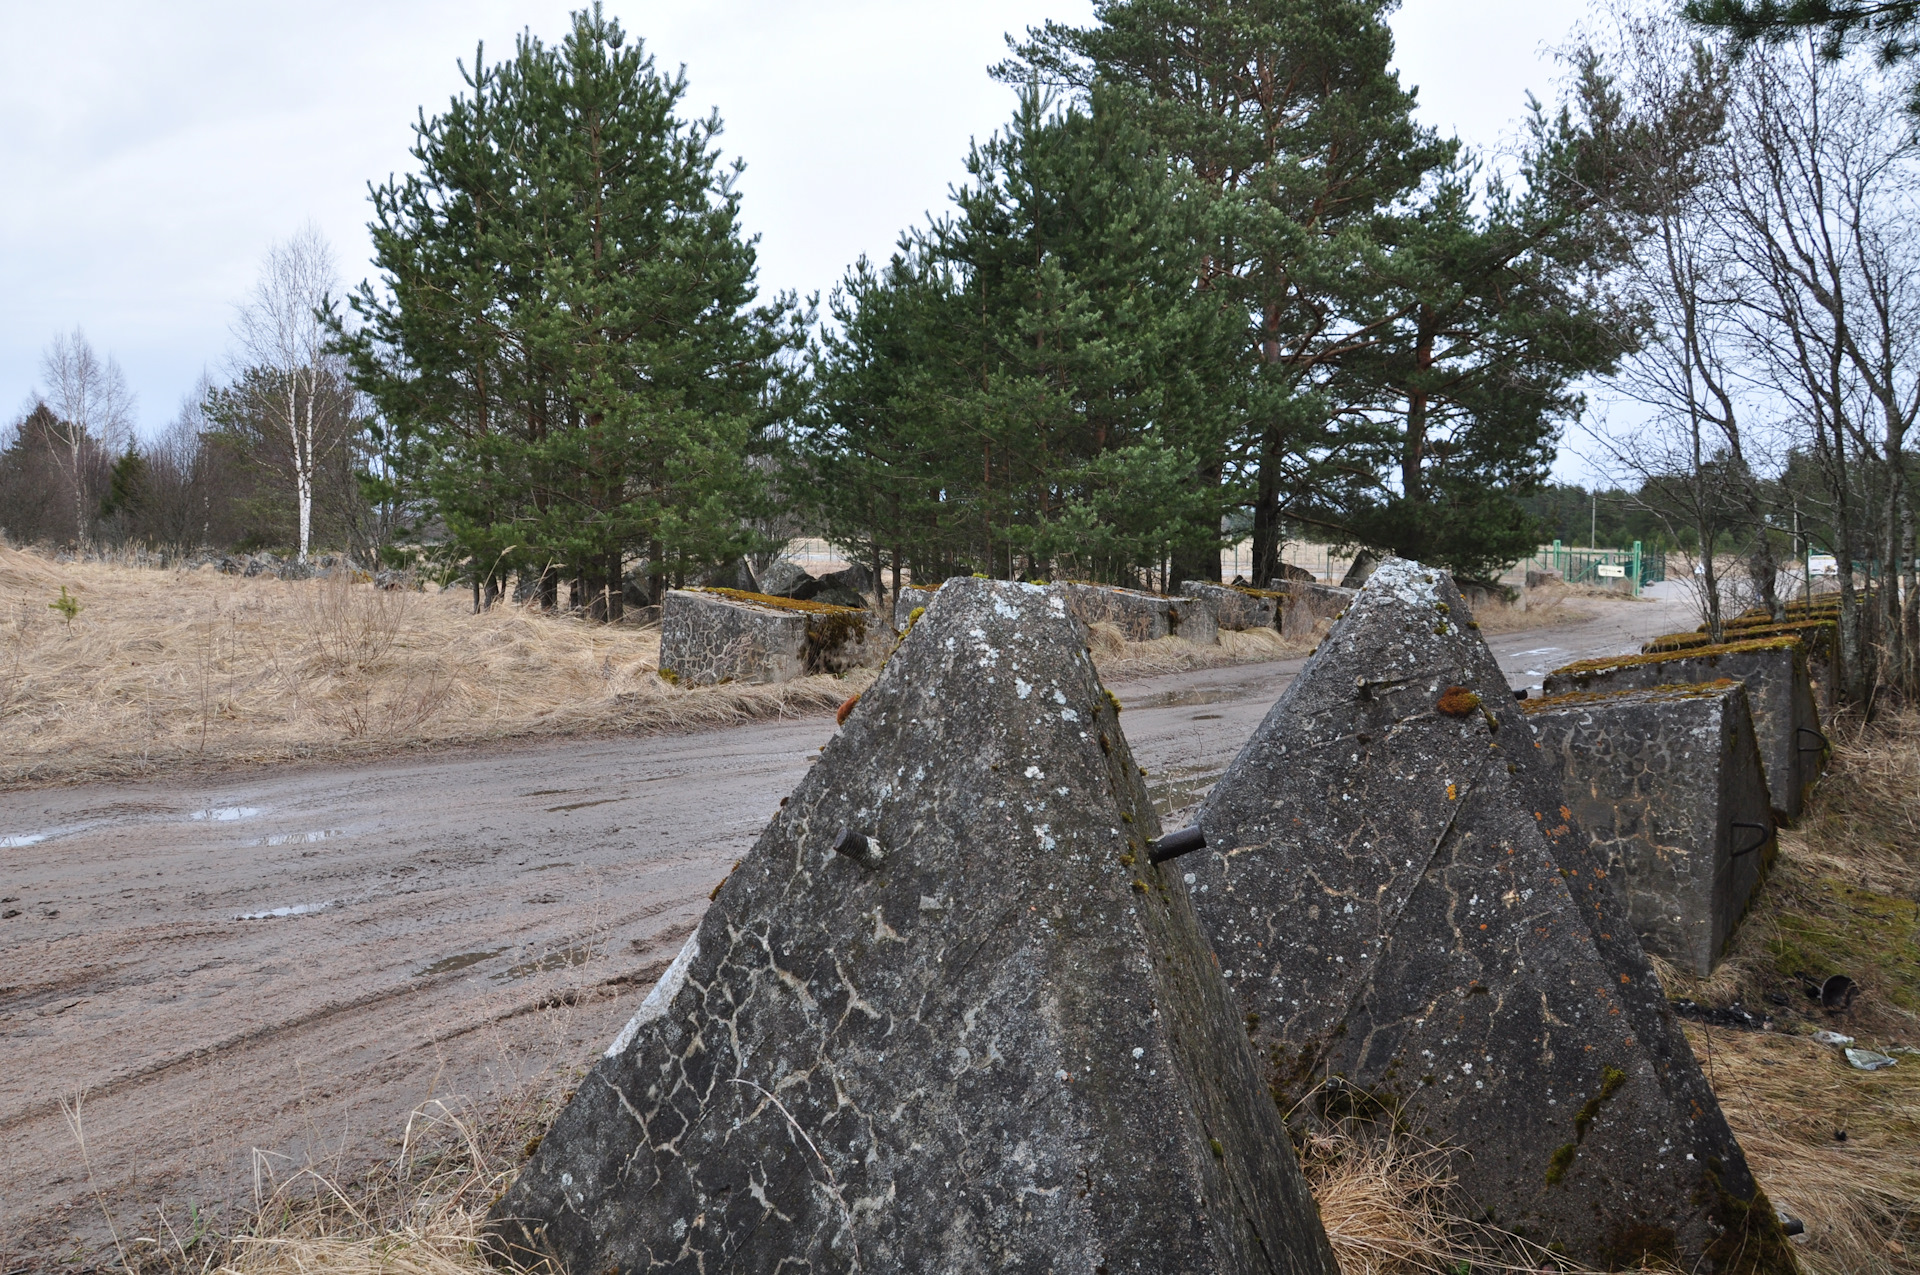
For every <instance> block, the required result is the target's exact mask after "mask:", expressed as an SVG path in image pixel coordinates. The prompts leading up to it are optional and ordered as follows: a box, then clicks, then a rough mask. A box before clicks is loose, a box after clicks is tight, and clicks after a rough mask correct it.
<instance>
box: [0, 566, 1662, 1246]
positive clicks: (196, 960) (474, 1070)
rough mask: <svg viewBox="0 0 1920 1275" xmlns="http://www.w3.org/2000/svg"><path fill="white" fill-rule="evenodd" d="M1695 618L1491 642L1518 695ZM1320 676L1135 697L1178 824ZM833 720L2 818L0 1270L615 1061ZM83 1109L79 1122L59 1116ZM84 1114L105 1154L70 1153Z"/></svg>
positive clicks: (1251, 678) (94, 790) (87, 792)
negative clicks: (1557, 671)
mask: <svg viewBox="0 0 1920 1275" xmlns="http://www.w3.org/2000/svg"><path fill="white" fill-rule="evenodd" d="M1681 618H1683V617H1682V615H1681V613H1680V607H1679V604H1678V603H1675V602H1658V603H1639V604H1606V605H1604V607H1603V614H1602V615H1601V617H1600V618H1599V619H1597V620H1595V621H1592V622H1590V623H1586V624H1582V625H1578V626H1573V627H1569V628H1564V629H1557V630H1539V631H1535V632H1532V633H1523V634H1517V635H1513V636H1509V637H1502V638H1496V639H1494V641H1493V645H1494V648H1495V650H1496V652H1497V653H1498V654H1499V655H1500V656H1501V663H1502V666H1503V667H1504V668H1506V669H1507V670H1508V671H1509V673H1510V675H1511V676H1512V679H1513V681H1514V684H1515V685H1516V686H1525V685H1531V684H1537V683H1538V681H1539V674H1540V673H1541V672H1543V671H1544V670H1546V669H1549V668H1552V667H1555V666H1557V665H1559V664H1562V663H1565V662H1567V661H1568V660H1572V659H1577V658H1582V657H1584V656H1587V655H1596V654H1605V653H1610V652H1614V651H1619V650H1625V649H1636V648H1637V644H1638V643H1639V642H1640V641H1641V640H1643V639H1644V638H1645V637H1646V636H1648V635H1650V634H1653V633H1657V632H1663V631H1666V630H1667V629H1669V628H1671V627H1672V626H1673V625H1674V624H1675V623H1677V622H1678V621H1679V620H1680V619H1681ZM1298 668H1299V661H1285V662H1280V663H1272V664H1260V665H1246V666H1241V667H1238V668H1227V669H1216V670H1210V671H1207V672H1199V673H1185V674H1177V675H1171V676H1167V677H1161V678H1154V679H1149V680H1146V681H1140V682H1133V683H1117V684H1116V685H1115V686H1114V690H1115V692H1116V693H1117V694H1118V695H1119V697H1120V699H1121V700H1122V702H1123V703H1124V704H1125V705H1126V708H1127V711H1126V716H1125V717H1124V718H1123V724H1124V726H1125V729H1126V731H1127V735H1128V738H1129V740H1130V741H1131V743H1132V745H1133V747H1134V750H1135V753H1136V754H1137V755H1138V756H1139V758H1140V760H1141V761H1142V762H1143V763H1144V764H1145V765H1146V766H1147V767H1148V768H1149V770H1150V771H1151V772H1152V774H1153V776H1154V783H1155V784H1156V792H1157V794H1158V796H1159V797H1160V800H1161V804H1162V809H1163V817H1164V816H1165V815H1166V814H1170V813H1173V812H1175V811H1177V810H1178V809H1181V808H1184V807H1187V806H1190V805H1192V804H1193V803H1195V802H1197V801H1198V800H1199V798H1200V797H1201V796H1202V795H1204V793H1205V791H1206V789H1207V788H1208V787H1209V786H1210V785H1211V783H1212V780H1213V777H1214V776H1216V775H1217V774H1218V773H1219V771H1220V770H1221V769H1222V768H1223V767H1224V766H1225V765H1226V764H1227V763H1228V762H1229V761H1230V760H1231V759H1232V757H1233V754H1234V753H1235V752H1236V751H1237V750H1238V749H1239V747H1240V746H1241V744H1242V743H1244V742H1245V740H1246V738H1247V736H1248V735H1249V734H1250V733H1251V732H1252V730H1253V728H1254V726H1255V725H1256V724H1257V723H1258V722H1259V720H1260V718H1261V717H1262V716H1263V715H1264V714H1265V712H1266V710H1267V708H1268V707H1269V705H1271V703H1272V702H1273V700H1274V698H1275V697H1276V696H1277V695H1278V694H1279V692H1280V691H1281V690H1282V689H1283V688H1284V687H1285V686H1286V684H1287V682H1288V681H1290V680H1291V678H1292V677H1293V675H1294V673H1295V672H1296V671H1297V670H1298ZM832 731H833V722H832V720H831V719H830V718H810V719H806V720H800V721H786V722H775V723H761V724H755V725H750V726H742V727H735V728H730V729H725V730H719V731H713V732H709V733H705V734H698V735H683V736H649V737H645V738H635V739H615V740H594V741H589V742H580V743H562V744H550V743H549V744H542V745H539V746H537V747H522V748H510V749H498V750H493V751H488V752H484V753H469V754H461V755H453V756H443V757H419V758H408V757H405V756H401V757H395V758H391V759H388V760H386V761H384V762H381V763H378V764H369V765H358V766H353V767H340V768H328V769H307V770H299V769H283V770H274V771H268V772H254V773H249V774H245V775H234V776H229V777H226V778H225V779H219V780H208V779H205V778H195V779H192V780H188V781H181V782H178V783H143V784H136V785H111V786H107V785H96V786H87V787H77V788H69V789H54V790H42V791H34V792H25V793H13V794H5V795H0V898H3V899H4V901H0V912H3V913H4V914H5V915H4V918H3V919H0V1272H8V1273H11V1272H13V1271H15V1270H20V1269H34V1268H39V1267H43V1266H44V1267H49V1268H51V1267H52V1266H54V1265H56V1264H58V1265H61V1266H63V1267H64V1268H66V1269H72V1267H71V1266H69V1265H67V1263H68V1262H69V1261H72V1260H81V1261H86V1260H90V1258H88V1257H87V1255H88V1254H92V1253H97V1252H98V1250H99V1246H100V1245H101V1244H102V1243H104V1242H106V1241H107V1240H108V1238H109V1237H108V1234H107V1231H106V1229H105V1227H104V1226H103V1225H102V1222H101V1219H102V1215H103V1210H104V1211H107V1212H111V1213H113V1214H114V1215H115V1217H116V1219H117V1220H118V1221H119V1222H120V1226H121V1234H122V1235H127V1234H151V1233H153V1231H154V1227H155V1225H156V1222H155V1215H154V1212H153V1210H154V1208H155V1206H156V1205H159V1204H163V1203H164V1204H165V1206H166V1207H167V1208H168V1210H169V1216H172V1217H176V1218H177V1217H179V1216H181V1215H183V1214H184V1212H185V1211H186V1209H187V1208H188V1207H189V1206H190V1205H199V1206H202V1207H206V1206H208V1205H209V1204H211V1205H213V1206H215V1207H218V1208H219V1209H220V1210H221V1211H222V1213H223V1214H224V1215H226V1216H228V1217H235V1216H236V1215H237V1214H238V1213H239V1212H241V1211H243V1210H244V1209H245V1208H246V1207H247V1206H248V1205H249V1204H250V1203H251V1200H252V1195H253V1191H254V1189H255V1186H256V1183H263V1182H268V1181H269V1180H270V1179H272V1178H274V1177H276V1176H277V1177H284V1176H285V1175H286V1174H288V1173H289V1172H290V1171H292V1170H293V1169H295V1168H297V1167H298V1166H301V1165H304V1164H308V1163H320V1164H323V1165H326V1166H330V1167H335V1168H350V1167H352V1166H354V1165H357V1164H364V1163H365V1162H366V1161H367V1160H368V1159H369V1158H371V1157H374V1156H377V1155H380V1154H383V1153H384V1152H385V1151H386V1150H387V1148H388V1147H389V1145H390V1143H391V1140H392V1139H393V1138H395V1137H397V1136H398V1135H399V1133H400V1131H401V1128H402V1126H403V1124H404V1120H405V1115H406V1113H407V1112H408V1111H409V1110H410V1109H412V1108H413V1107H415V1106H416V1105H417V1104H419V1103H421V1102H423V1101H425V1100H427V1099H428V1098H431V1097H435V1096H441V1095H447V1094H465V1095H482V1094H486V1093H489V1092H498V1091H501V1090H503V1089H505V1088H508V1087H510V1086H512V1085H514V1084H516V1083H518V1082H519V1081H520V1080H521V1079H522V1078H524V1077H525V1076H527V1075H529V1074H531V1073H535V1072H540V1071H542V1070H544V1069H547V1068H550V1067H553V1066H556V1065H559V1066H578V1065H582V1064H584V1063H586V1062H588V1061H590V1060H591V1058H592V1057H593V1056H594V1054H595V1053H596V1052H597V1050H598V1049H599V1048H600V1047H602V1046H604V1044H605V1042H606V1041H607V1040H608V1039H610V1038H611V1037H612V1036H613V1034H614V1033H615V1031H616V1030H617V1029H618V1026H619V1024H620V1022H621V1021H622V1020H623V1019H624V1017H625V1016H626V1014H627V1013H629V1012H630V1010H631V1006H632V1003H633V1002H634V1001H636V1000H637V999H638V998H639V997H640V996H641V995H643V994H644V992H645V990H646V988H647V986H648V985H650V984H651V982H652V981H653V979H654V978H655V977H657V976H658V974H659V972H660V971H661V970H662V969H663V968H664V966H665V963H666V961H667V960H668V959H670V958H671V956H672V954H673V952H674V951H675V950H676V948H677V947H678V945H679V943H680V941H681V939H682V937H683V936H684V935H685V934H686V933H687V932H688V931H689V930H690V929H691V928H692V926H693V925H694V924H695V923H696V922H697V921H698V919H699V917H700V914H701V912H702V910H703V909H704V908H705V906H706V903H707V899H708V895H709V892H710V891H711V890H712V889H713V888H714V886H715V885H716V884H717V883H718V882H719V881H720V879H721V878H722V877H723V876H725V875H726V873H727V871H728V870H729V868H730V867H731V865H732V864H733V863H734V861H735V860H736V859H738V858H739V857H740V856H741V855H742V854H743V853H744V852H745V851H746V849H747V847H748V846H749V845H750V844H751V843H752V841H753V839H754V837H755V836H756V835H757V834H758V833H759V830H760V828H761V827H762V826H763V825H764V824H765V822H766V820H767V819H768V817H769V816H770V814H771V813H772V811H773V810H774V809H775V808H776V807H777V805H778V804H779V801H780V799H781V798H782V797H783V796H785V795H786V794H787V793H788V792H789V791H790V790H791V789H792V787H793V786H794V784H795V783H796V782H797V780H798V779H799V777H800V775H801V774H802V773H803V772H804V771H805V768H806V767H807V765H809V764H810V762H811V760H812V758H813V757H814V755H815V754H816V752H817V751H818V749H819V748H820V746H821V744H822V743H823V742H824V741H825V740H826V739H827V737H828V736H829V735H830V734H831V733H832ZM63 1105H64V1109H63ZM76 1114H77V1119H78V1125H79V1129H80V1132H81V1133H83V1134H84V1136H85V1146H86V1155H85V1157H84V1158H83V1156H82V1154H81V1147H80V1143H79V1142H78V1141H77V1139H76V1137H75V1133H74V1120H75V1116H76Z"/></svg>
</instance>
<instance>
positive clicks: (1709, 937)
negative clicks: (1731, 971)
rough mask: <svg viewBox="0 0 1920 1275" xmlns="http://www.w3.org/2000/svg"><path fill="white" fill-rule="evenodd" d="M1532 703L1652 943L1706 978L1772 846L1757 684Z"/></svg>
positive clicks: (1590, 830)
mask: <svg viewBox="0 0 1920 1275" xmlns="http://www.w3.org/2000/svg"><path fill="white" fill-rule="evenodd" d="M1526 716H1527V721H1528V723H1529V724H1530V725H1531V726H1532V727H1533V730H1534V733H1535V735H1536V736H1538V738H1539V740H1540V743H1541V750H1540V751H1541V755H1542V756H1543V757H1545V758H1546V759H1547V761H1548V762H1550V763H1551V764H1552V766H1553V768H1554V770H1555V771H1556V772H1557V773H1558V774H1559V775H1560V777H1561V780H1562V782H1563V783H1564V784H1565V791H1566V797H1567V804H1568V805H1569V806H1571V807H1573V812H1574V820H1575V822H1576V824H1577V826H1578V827H1579V828H1580V829H1581V831H1582V832H1584V833H1585V834H1586V835H1587V837H1588V838H1589V839H1590V844H1591V847H1592V851H1593V856H1594V858H1595V860H1597V862H1598V863H1599V864H1601V865H1603V866H1604V867H1605V868H1606V870H1607V874H1608V877H1609V879H1610V880H1611V881H1612V882H1613V885H1614V888H1615V890H1617V891H1618V892H1619V894H1620V895H1621V898H1622V901H1623V902H1624V903H1625V905H1626V911H1627V916H1628V918H1629V919H1630V920H1631V921H1632V922H1633V928H1634V930H1635V931H1636V932H1637V933H1638V934H1639V935H1640V942H1641V945H1642V946H1643V947H1645V948H1646V949H1647V951H1649V952H1652V953H1654V954H1656V955H1658V956H1663V957H1665V958H1666V959H1667V960H1670V961H1672V962H1673V963H1674V964H1676V965H1678V966H1680V967H1681V968H1682V969H1685V970H1688V971H1690V972H1692V973H1693V974H1695V975H1696V976H1698V977H1701V978H1705V977H1706V976H1707V975H1708V974H1710V973H1712V972H1713V967H1714V965H1715V964H1716V963H1717V962H1718V961H1719V959H1720V954H1721V953H1722V952H1724V951H1725V950H1726V947H1727V943H1728V942H1729V941H1730V940H1731V939H1732V937H1733V932H1734V929H1735V927H1736V926H1738V925H1739V923H1740V918H1741V917H1742V916H1744V915H1745V913H1746V910H1747V901H1748V899H1750V898H1751V897H1752V896H1753V892H1754V890H1755V889H1756V888H1758V887H1759V885H1760V881H1761V879H1762V878H1763V877H1764V875H1765V873H1766V869H1767V865H1768V864H1769V863H1770V862H1771V860H1772V858H1773V848H1774V841H1773V812H1772V808H1771V804H1770V802H1769V800H1768V796H1767V781H1766V776H1765V774H1764V773H1763V772H1762V770H1761V766H1760V749H1759V747H1758V745H1757V744H1756V743H1755V742H1754V733H1753V718H1752V715H1751V713H1750V712H1749V711H1748V708H1747V694H1746V689H1745V687H1744V686H1742V685H1741V683H1739V682H1736V681H1732V680H1727V681H1722V682H1712V683H1707V684H1705V685H1702V686H1668V687H1661V688H1658V689H1654V690H1630V691H1616V692H1613V693H1611V694H1605V695H1570V696H1566V697H1563V698H1555V699H1544V700H1533V701H1530V702H1529V703H1528V704H1527V705H1526Z"/></svg>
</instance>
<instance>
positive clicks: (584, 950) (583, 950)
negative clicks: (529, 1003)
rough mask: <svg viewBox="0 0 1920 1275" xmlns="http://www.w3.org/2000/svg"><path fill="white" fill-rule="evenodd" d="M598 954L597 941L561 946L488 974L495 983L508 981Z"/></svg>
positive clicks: (576, 962)
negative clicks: (553, 950)
mask: <svg viewBox="0 0 1920 1275" xmlns="http://www.w3.org/2000/svg"><path fill="white" fill-rule="evenodd" d="M598 955H600V945H599V944H598V943H587V944H582V945H581V946H579V947H563V948H561V949H560V950H559V951H557V952H548V953H547V954H546V955H544V956H538V957H535V958H534V959H533V960H531V961H522V962H520V963H519V964H518V965H509V966H508V967H507V968H506V969H504V970H502V971H500V972H499V973H498V974H489V975H488V976H487V977H488V978H491V979H492V980H493V981H494V982H496V983H510V982H513V981H515V980H518V979H522V978H532V977H533V976H534V975H535V974H544V973H546V972H547V971H548V970H563V969H566V968H568V967H569V966H575V965H585V964H586V963H587V962H588V961H590V960H592V959H593V958H594V957H596V956H598Z"/></svg>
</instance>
